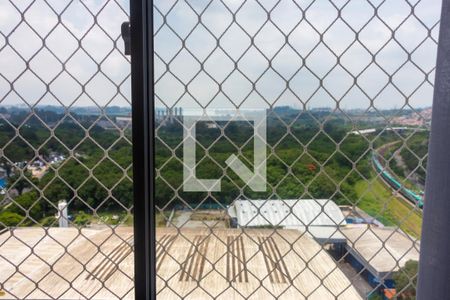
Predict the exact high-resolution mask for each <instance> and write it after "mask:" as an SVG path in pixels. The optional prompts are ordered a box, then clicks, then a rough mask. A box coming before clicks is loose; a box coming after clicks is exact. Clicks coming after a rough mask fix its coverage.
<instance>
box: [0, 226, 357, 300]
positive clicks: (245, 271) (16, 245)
mask: <svg viewBox="0 0 450 300" xmlns="http://www.w3.org/2000/svg"><path fill="white" fill-rule="evenodd" d="M81 232H82V234H81V235H80V234H79V231H78V230H77V229H76V228H50V229H47V230H44V229H42V228H36V227H34V228H30V227H29V228H20V229H15V230H14V231H9V230H7V231H5V232H3V233H2V234H0V245H1V246H0V252H1V253H2V256H1V258H0V282H2V286H3V287H4V288H5V291H8V293H9V294H6V295H4V296H3V297H0V299H2V298H3V299H9V298H16V297H17V298H19V299H49V298H57V299H79V298H80V299H81V298H83V299H84V298H86V297H88V298H90V299H117V298H123V299H133V297H134V292H133V286H134V283H133V277H134V276H133V252H132V247H133V230H132V228H131V227H118V228H116V229H115V234H113V232H112V229H104V230H94V229H82V231H81ZM156 238H157V247H156V256H157V264H156V268H157V273H158V277H157V295H158V296H157V297H158V299H196V300H202V299H211V295H213V296H217V297H218V299H244V298H248V297H251V298H252V299H272V298H275V297H277V298H278V299H305V298H306V297H308V299H317V300H319V299H320V300H324V299H325V300H326V299H342V300H352V299H362V298H361V296H360V295H359V294H358V293H357V291H356V290H355V288H354V287H353V286H352V284H351V282H350V280H349V279H348V278H347V277H346V276H345V275H344V274H343V273H342V271H340V269H339V268H337V267H336V263H335V262H334V260H333V259H332V258H331V256H329V255H328V253H327V252H326V251H325V250H323V249H322V247H321V246H320V245H319V244H318V243H317V242H315V241H314V240H313V239H312V238H310V237H308V236H306V235H303V236H302V235H301V234H300V232H299V231H297V230H282V229H280V230H273V229H246V230H245V231H243V230H241V229H215V230H211V229H175V228H158V229H157V231H156ZM30 247H34V251H33V252H32V251H31V250H30ZM66 249H67V250H66ZM65 251H67V252H65ZM100 251H101V252H100ZM306 262H308V264H306ZM15 266H19V269H20V272H17V269H16V267H15ZM50 266H52V268H50ZM24 274H26V276H25V275H24ZM34 282H39V288H37V289H36V286H35V284H34ZM168 285H169V286H170V289H169V288H167V286H168ZM202 287H208V288H207V291H208V293H206V291H205V289H203V288H202ZM335 295H338V296H337V298H336V297H335Z"/></svg>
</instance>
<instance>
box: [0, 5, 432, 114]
mask: <svg viewBox="0 0 450 300" xmlns="http://www.w3.org/2000/svg"><path fill="white" fill-rule="evenodd" d="M13 2H14V4H15V5H16V6H17V7H13V6H12V5H11V3H10V2H9V1H1V2H0V32H1V34H0V75H1V76H0V101H1V102H0V106H2V105H14V104H20V103H24V102H23V101H26V102H28V103H30V104H36V103H39V104H42V105H48V104H57V105H64V106H68V105H74V106H92V105H99V106H104V105H109V106H112V105H119V106H127V105H129V103H130V95H131V90H130V77H129V73H130V65H129V57H125V56H124V55H123V42H122V40H121V39H120V24H121V23H122V22H123V21H126V20H127V19H128V17H127V13H128V3H127V1H122V0H121V1H119V0H118V1H112V0H111V1H104V0H102V1H100V0H84V1H81V0H80V1H74V2H73V4H71V5H69V6H68V7H66V6H67V4H68V3H69V2H70V1H68V0H48V3H49V4H50V5H51V6H52V8H53V10H54V11H53V10H52V9H50V7H49V6H48V5H47V4H46V3H45V2H44V1H42V0H37V1H36V2H35V3H34V4H32V6H31V7H28V5H29V4H30V3H32V1H31V0H20V1H13ZM346 2H348V4H345V3H346ZM381 2H382V1H380V0H371V1H369V0H351V1H343V0H334V1H331V2H330V1H328V0H316V1H311V0H297V1H295V2H294V1H288V0H281V1H273V0H260V1H259V3H258V2H256V1H240V0H223V1H219V0H212V1H210V0H208V1H203V0H186V1H175V0H156V1H155V8H154V32H155V36H154V45H155V49H154V51H155V57H154V72H155V93H156V100H157V101H156V105H157V106H165V105H169V106H174V105H175V106H182V107H184V108H186V109H189V108H201V107H205V108H221V109H230V108H235V107H239V108H246V109H248V108H250V109H251V108H269V107H270V106H281V105H289V106H293V107H297V108H302V107H308V108H314V107H336V106H337V105H339V107H340V108H343V109H353V108H362V109H365V108H368V107H369V106H370V105H373V106H375V107H376V108H379V109H387V108H402V107H404V106H405V104H406V103H408V104H409V105H410V106H411V107H413V108H419V107H427V106H430V105H431V103H432V93H433V89H432V85H431V83H432V82H434V71H433V69H434V66H435V61H436V50H437V46H436V43H435V41H436V40H437V39H438V31H439V26H435V24H436V23H437V22H438V20H439V16H440V5H441V1H439V0H421V1H419V2H417V0H411V1H407V0H387V1H385V2H384V3H383V4H382V5H381V6H380V7H379V8H378V9H377V10H376V11H375V9H374V7H373V6H378V5H379V4H380V3H381ZM277 3H278V4H277ZM331 3H333V5H334V6H333V5H332V4H331ZM335 6H336V7H335ZM339 10H340V17H339V16H338V11H339ZM19 11H21V12H22V14H23V15H24V20H25V21H26V22H27V23H28V24H29V25H30V26H31V27H32V28H33V29H31V28H30V26H28V25H27V24H26V23H25V22H21V19H20V15H21V13H20V12H19ZM411 12H413V13H414V14H413V15H412V14H411ZM56 14H61V21H60V22H58V17H57V15H56ZM92 14H94V15H97V14H98V16H97V24H95V21H94V17H93V16H92ZM375 14H376V16H375ZM233 15H234V19H233ZM163 16H164V17H163ZM164 20H165V21H164ZM199 20H200V21H201V22H200V24H199ZM367 23H368V24H367ZM18 24H19V26H18V27H17V25H18ZM366 24H367V25H366ZM33 30H34V31H33ZM428 33H430V35H429V34H428ZM7 40H8V41H7ZM44 45H45V46H46V47H47V48H48V49H50V50H51V51H49V50H48V49H46V47H43V46H44ZM79 45H81V46H82V48H83V49H79ZM115 45H116V46H115ZM407 52H409V53H412V54H411V56H410V58H408V55H407ZM336 55H337V56H338V58H339V62H338V61H337V59H338V58H337V57H336ZM399 68H400V69H399ZM398 69H399V70H398ZM424 73H425V74H424ZM390 78H391V81H390ZM10 83H12V86H13V89H11V84H10ZM355 83H356V84H357V86H356V85H355Z"/></svg>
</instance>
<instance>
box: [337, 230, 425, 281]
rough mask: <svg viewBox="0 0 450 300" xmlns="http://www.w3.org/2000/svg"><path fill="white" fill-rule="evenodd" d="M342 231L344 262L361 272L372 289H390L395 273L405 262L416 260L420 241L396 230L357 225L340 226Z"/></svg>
mask: <svg viewBox="0 0 450 300" xmlns="http://www.w3.org/2000/svg"><path fill="white" fill-rule="evenodd" d="M341 232H342V233H343V234H344V236H345V238H346V239H347V243H346V246H345V251H346V253H348V254H347V255H346V260H347V261H349V262H350V263H351V264H352V266H353V267H354V268H355V269H357V270H358V271H360V270H363V269H364V270H365V271H364V273H365V275H366V279H367V280H368V282H369V283H370V284H371V285H372V286H377V285H379V284H380V283H382V284H383V285H384V286H385V287H388V288H393V287H394V285H395V284H394V282H393V275H394V272H395V271H398V270H399V269H400V268H401V267H403V266H405V263H406V262H407V261H408V260H415V261H418V260H419V248H420V241H418V240H416V239H414V238H412V237H410V236H409V235H407V234H406V233H404V232H402V231H401V230H400V229H398V228H389V227H385V228H380V227H376V226H370V225H367V224H360V225H352V226H347V227H343V228H341Z"/></svg>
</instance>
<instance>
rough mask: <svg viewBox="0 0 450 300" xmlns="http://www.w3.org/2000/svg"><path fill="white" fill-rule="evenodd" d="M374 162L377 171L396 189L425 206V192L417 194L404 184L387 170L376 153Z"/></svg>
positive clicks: (416, 203) (415, 202) (418, 204)
mask: <svg viewBox="0 0 450 300" xmlns="http://www.w3.org/2000/svg"><path fill="white" fill-rule="evenodd" d="M372 162H373V164H374V166H375V169H376V170H377V172H380V173H381V176H382V177H383V178H384V180H385V181H386V182H387V183H388V184H389V185H390V186H391V187H392V188H393V189H394V190H396V191H398V192H400V194H402V195H403V196H404V197H405V198H406V199H408V200H409V201H411V202H412V203H414V204H415V205H417V206H418V207H420V208H422V207H423V202H424V197H423V193H420V194H417V193H415V192H413V191H411V190H410V189H408V188H406V187H404V186H402V185H401V184H400V182H398V180H397V179H395V178H394V176H392V175H391V174H390V173H389V172H388V171H386V170H385V169H384V168H383V166H382V165H381V163H380V162H379V160H378V158H377V156H376V154H372Z"/></svg>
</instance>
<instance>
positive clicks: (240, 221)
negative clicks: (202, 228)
mask: <svg viewBox="0 0 450 300" xmlns="http://www.w3.org/2000/svg"><path fill="white" fill-rule="evenodd" d="M228 214H229V215H230V217H231V218H232V220H233V222H232V223H233V225H234V226H235V227H239V228H241V227H247V228H248V227H255V228H260V227H270V226H271V227H280V228H285V229H296V230H299V231H301V232H307V233H308V234H310V235H312V237H314V239H316V241H318V242H320V243H345V237H344V236H343V235H342V234H341V233H340V232H339V227H340V226H343V225H346V221H345V217H344V215H343V214H342V212H341V210H340V208H339V207H338V206H337V205H336V203H334V201H332V200H328V199H318V200H315V199H300V200H292V199H290V200H236V201H234V202H233V204H232V205H231V206H230V207H229V208H228Z"/></svg>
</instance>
